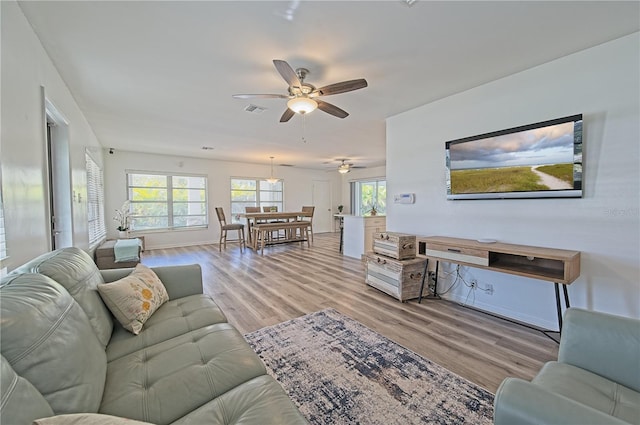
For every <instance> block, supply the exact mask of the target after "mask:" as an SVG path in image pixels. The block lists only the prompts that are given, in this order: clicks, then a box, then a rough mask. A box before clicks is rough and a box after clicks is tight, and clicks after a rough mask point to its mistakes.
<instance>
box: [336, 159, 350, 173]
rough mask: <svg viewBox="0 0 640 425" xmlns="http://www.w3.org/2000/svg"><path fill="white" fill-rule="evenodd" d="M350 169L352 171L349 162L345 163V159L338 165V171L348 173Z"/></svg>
mask: <svg viewBox="0 0 640 425" xmlns="http://www.w3.org/2000/svg"><path fill="white" fill-rule="evenodd" d="M349 171H351V167H350V166H349V164H345V163H344V161H342V164H340V166H339V167H338V172H339V173H340V174H347V173H348V172H349Z"/></svg>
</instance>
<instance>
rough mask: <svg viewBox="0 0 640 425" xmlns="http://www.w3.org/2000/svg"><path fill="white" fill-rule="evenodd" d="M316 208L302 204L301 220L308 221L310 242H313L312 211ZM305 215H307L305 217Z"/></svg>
mask: <svg viewBox="0 0 640 425" xmlns="http://www.w3.org/2000/svg"><path fill="white" fill-rule="evenodd" d="M315 210H316V207H313V206H303V207H302V212H303V213H304V217H305V218H303V219H302V220H301V221H308V222H309V232H310V233H311V242H313V213H314V211H315ZM306 217H309V218H308V219H306Z"/></svg>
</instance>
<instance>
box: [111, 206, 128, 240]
mask: <svg viewBox="0 0 640 425" xmlns="http://www.w3.org/2000/svg"><path fill="white" fill-rule="evenodd" d="M130 204H131V203H130V202H129V201H128V200H127V201H124V203H123V204H122V206H121V207H120V209H117V210H116V215H115V216H114V217H113V221H115V222H116V223H118V227H117V228H116V229H117V230H118V237H119V238H127V237H129V234H128V232H129V224H130V223H129V222H130V220H131V211H130V210H129V205H130Z"/></svg>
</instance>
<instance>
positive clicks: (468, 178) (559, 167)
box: [451, 163, 573, 194]
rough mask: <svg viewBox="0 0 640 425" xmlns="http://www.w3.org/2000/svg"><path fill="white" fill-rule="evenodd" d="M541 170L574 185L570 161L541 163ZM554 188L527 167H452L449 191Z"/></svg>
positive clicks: (486, 191)
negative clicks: (551, 163) (461, 168)
mask: <svg viewBox="0 0 640 425" xmlns="http://www.w3.org/2000/svg"><path fill="white" fill-rule="evenodd" d="M537 169H538V171H540V172H542V173H546V174H549V175H551V176H553V177H555V178H557V179H560V180H563V181H565V182H567V183H569V184H573V164H572V163H567V164H555V165H543V166H540V167H538V168H537ZM538 190H553V188H550V187H549V186H546V185H544V184H542V182H541V179H540V177H539V176H538V175H537V174H536V173H535V172H534V171H533V170H532V167H530V166H524V167H503V168H477V169H467V170H451V193H453V194H464V193H500V192H530V191H538Z"/></svg>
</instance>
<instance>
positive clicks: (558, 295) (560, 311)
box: [553, 282, 562, 333]
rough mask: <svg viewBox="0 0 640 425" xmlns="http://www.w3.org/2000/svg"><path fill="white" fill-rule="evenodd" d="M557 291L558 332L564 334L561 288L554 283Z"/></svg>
mask: <svg viewBox="0 0 640 425" xmlns="http://www.w3.org/2000/svg"><path fill="white" fill-rule="evenodd" d="M553 287H554V288H555V290H556V309H557V310H558V332H560V333H562V307H561V306H560V287H559V286H558V282H554V283H553Z"/></svg>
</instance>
